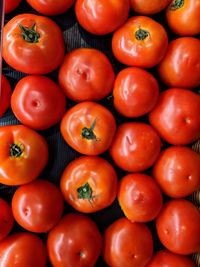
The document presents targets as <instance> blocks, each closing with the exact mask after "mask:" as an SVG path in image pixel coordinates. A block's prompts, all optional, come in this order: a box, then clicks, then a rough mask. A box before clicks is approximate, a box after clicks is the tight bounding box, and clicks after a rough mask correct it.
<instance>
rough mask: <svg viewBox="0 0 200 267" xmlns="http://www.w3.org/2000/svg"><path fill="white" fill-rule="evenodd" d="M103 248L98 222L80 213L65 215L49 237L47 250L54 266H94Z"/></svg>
mask: <svg viewBox="0 0 200 267" xmlns="http://www.w3.org/2000/svg"><path fill="white" fill-rule="evenodd" d="M66 244H67V246H66ZM101 248H102V237H101V235H100V232H99V230H98V228H97V226H96V224H95V223H94V222H93V221H92V220H91V219H90V218H89V217H87V216H85V215H83V214H79V213H68V214H67V215H65V216H64V217H63V218H62V219H61V221H60V222H59V223H58V224H57V225H56V226H55V227H54V228H53V229H52V230H51V231H50V232H49V234H48V238H47V251H48V255H49V258H50V261H51V263H52V265H53V266H54V267H63V266H73V267H86V266H87V267H93V266H95V263H96V261H97V259H98V257H99V255H100V252H101Z"/></svg>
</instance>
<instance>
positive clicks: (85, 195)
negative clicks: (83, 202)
mask: <svg viewBox="0 0 200 267" xmlns="http://www.w3.org/2000/svg"><path fill="white" fill-rule="evenodd" d="M77 193H78V198H79V199H88V201H89V203H90V204H91V206H92V207H93V199H94V198H95V196H93V195H92V194H93V191H92V188H91V186H90V185H89V183H85V184H84V185H82V186H80V187H79V188H77Z"/></svg>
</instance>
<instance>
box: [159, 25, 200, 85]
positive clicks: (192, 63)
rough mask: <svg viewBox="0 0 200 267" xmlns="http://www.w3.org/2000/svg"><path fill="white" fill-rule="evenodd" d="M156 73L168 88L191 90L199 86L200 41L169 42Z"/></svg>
mask: <svg viewBox="0 0 200 267" xmlns="http://www.w3.org/2000/svg"><path fill="white" fill-rule="evenodd" d="M187 23H188V22H187ZM158 72H159V75H160V78H161V79H162V80H163V82H164V83H165V84H166V85H168V86H170V87H180V88H186V89H192V88H195V87H197V86H198V85H200V40H199V39H197V38H194V37H181V38H177V39H174V40H173V41H171V42H170V43H169V46H168V48H167V52H166V54H165V56H164V58H163V59H162V61H161V62H160V64H159V66H158Z"/></svg>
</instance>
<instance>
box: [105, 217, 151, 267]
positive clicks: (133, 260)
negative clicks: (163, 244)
mask: <svg viewBox="0 0 200 267" xmlns="http://www.w3.org/2000/svg"><path fill="white" fill-rule="evenodd" d="M103 242H104V245H103V257H104V260H105V261H106V263H107V264H108V265H109V266H112V267H122V266H123V267H145V266H146V264H147V263H148V262H149V260H150V258H151V256H152V254H153V241H152V234H151V232H150V230H149V228H148V227H147V226H146V225H145V224H143V223H132V222H130V221H129V220H128V219H127V218H124V217H122V218H120V219H117V220H116V221H114V222H113V223H112V224H111V225H109V226H108V228H107V229H106V231H105V233H104V238H103Z"/></svg>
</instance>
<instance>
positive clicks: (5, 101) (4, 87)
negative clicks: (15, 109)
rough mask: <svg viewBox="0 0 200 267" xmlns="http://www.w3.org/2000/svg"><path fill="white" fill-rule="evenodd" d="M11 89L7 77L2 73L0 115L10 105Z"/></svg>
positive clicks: (0, 115)
mask: <svg viewBox="0 0 200 267" xmlns="http://www.w3.org/2000/svg"><path fill="white" fill-rule="evenodd" d="M11 94H12V90H11V87H10V83H9V81H8V79H7V78H6V77H5V76H4V75H2V76H1V94H0V117H2V116H3V114H4V113H5V112H6V111H7V109H8V108H9V106H10V98H11Z"/></svg>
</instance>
